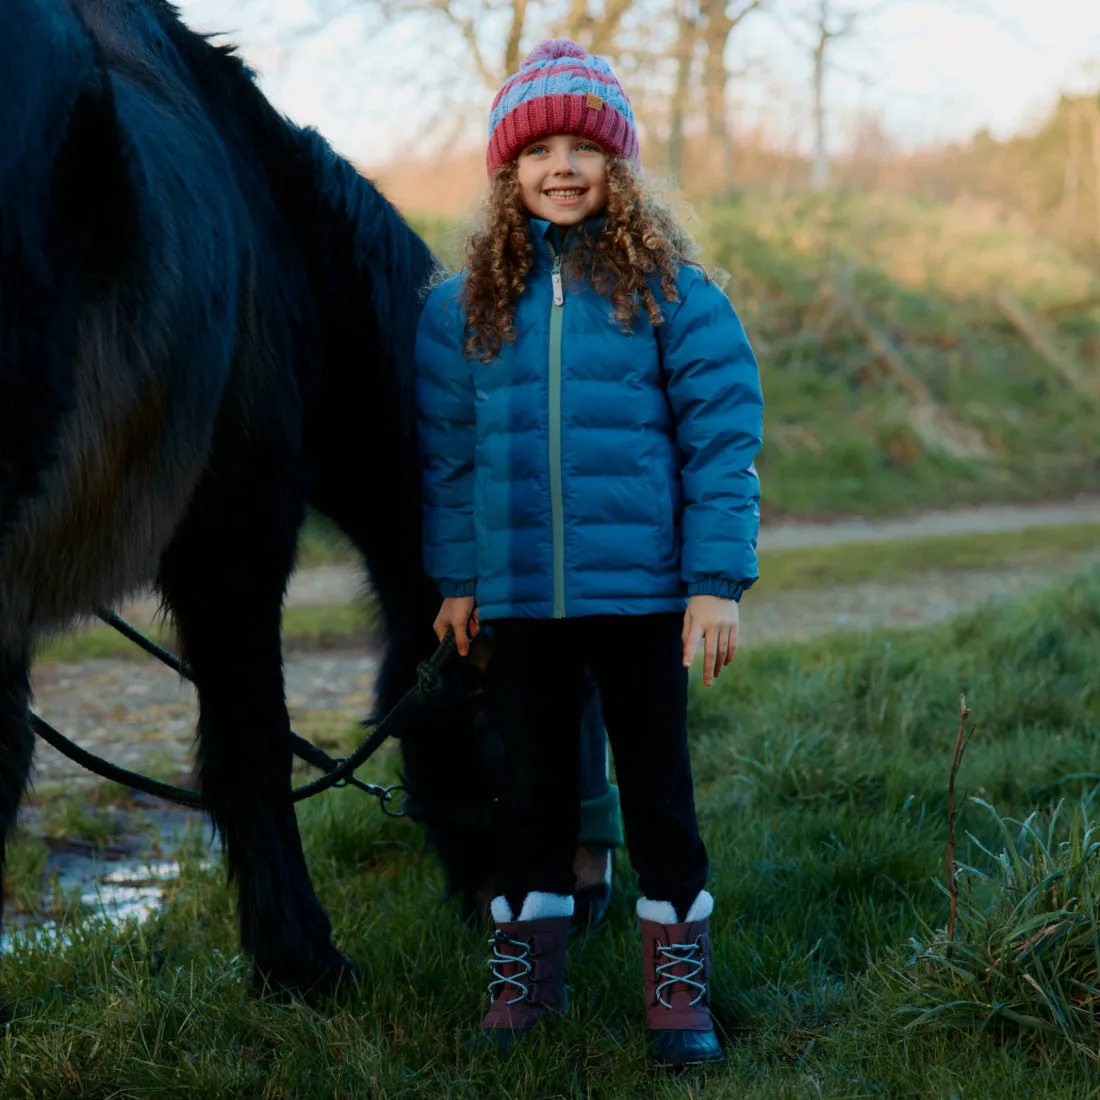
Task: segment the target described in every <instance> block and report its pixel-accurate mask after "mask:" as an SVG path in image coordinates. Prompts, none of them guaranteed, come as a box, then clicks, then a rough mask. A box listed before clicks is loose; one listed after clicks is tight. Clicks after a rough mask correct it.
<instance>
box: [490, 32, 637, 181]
mask: <svg viewBox="0 0 1100 1100" xmlns="http://www.w3.org/2000/svg"><path fill="white" fill-rule="evenodd" d="M551 134H577V135H583V136H585V137H590V138H592V139H593V140H594V141H597V142H599V143H600V145H602V146H603V147H604V148H605V149H607V150H608V151H610V152H612V153H618V154H619V155H620V156H622V157H626V158H627V159H628V160H633V161H637V160H638V155H639V150H638V131H637V129H636V128H635V125H634V112H633V110H632V109H631V107H630V100H629V99H627V97H626V92H624V91H623V88H622V85H621V84H620V83H619V82H618V80H616V79H615V74H614V73H613V72H612V71H611V66H610V65H608V63H607V62H606V61H604V59H603V58H602V57H594V56H593V55H592V54H590V53H588V52H587V51H586V50H585V49H584V48H583V47H582V46H578V45H577V43H576V42H572V41H570V40H569V39H568V38H551V39H548V40H547V41H545V42H542V43H540V44H539V45H538V46H536V47H535V48H534V49H533V50H532V51H531V52H530V53H529V54H528V55H527V57H526V59H525V60H524V62H523V64H522V65H521V66H520V70H519V72H518V73H516V74H515V76H513V77H510V78H509V79H508V80H506V81H505V83H504V86H503V87H502V88H501V89H500V91H499V92H497V95H496V99H494V100H493V107H492V111H491V112H490V115H489V148H488V151H487V152H486V154H485V164H486V167H487V168H488V171H489V178H490V179H492V178H493V176H495V175H496V174H497V172H499V171H500V169H501V168H503V167H504V166H505V165H506V164H508V163H509V162H510V161H512V160H514V159H515V158H516V157H517V156H518V155H519V154H520V153H521V152H523V150H524V149H525V148H526V147H527V146H528V145H530V144H531V142H533V141H536V140H537V139H538V138H542V137H548V136H550V135H551Z"/></svg>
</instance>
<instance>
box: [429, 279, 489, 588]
mask: <svg viewBox="0 0 1100 1100" xmlns="http://www.w3.org/2000/svg"><path fill="white" fill-rule="evenodd" d="M463 333H464V325H463V323H462V313H461V310H460V308H459V303H458V300H457V294H456V292H455V281H454V280H449V281H448V282H446V283H444V284H442V285H441V286H438V287H436V288H435V289H434V290H433V291H432V293H431V294H430V295H429V297H428V300H427V302H426V303H425V305H424V310H423V312H422V313H421V316H420V323H419V327H418V329H417V335H416V354H415V361H416V404H417V432H418V438H419V446H420V458H421V471H422V508H423V527H424V530H423V549H424V569H425V571H426V572H427V574H428V576H430V577H431V578H432V580H434V581H435V583H436V584H437V585H438V586H439V590H440V592H441V593H442V595H443V596H472V595H473V594H474V589H475V586H476V580H477V571H476V561H477V557H476V545H477V543H476V537H475V533H474V454H475V450H476V445H477V432H476V426H475V418H474V386H473V377H472V371H471V364H470V361H469V360H468V359H467V358H466V357H465V356H464V355H463V354H462V345H463Z"/></svg>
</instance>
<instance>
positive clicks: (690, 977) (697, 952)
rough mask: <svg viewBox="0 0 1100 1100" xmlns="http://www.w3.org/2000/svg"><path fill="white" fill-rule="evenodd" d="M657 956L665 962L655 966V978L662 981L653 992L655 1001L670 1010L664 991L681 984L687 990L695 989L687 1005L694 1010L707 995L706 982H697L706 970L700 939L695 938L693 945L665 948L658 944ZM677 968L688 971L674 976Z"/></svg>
mask: <svg viewBox="0 0 1100 1100" xmlns="http://www.w3.org/2000/svg"><path fill="white" fill-rule="evenodd" d="M657 954H658V955H659V956H664V958H665V959H666V960H667V961H665V962H663V963H658V964H657V976H658V977H659V978H662V979H663V980H662V981H661V982H659V983H658V985H657V988H656V990H655V991H654V993H655V995H656V997H657V1000H658V1001H659V1002H660V1003H661V1004H662V1005H664V1006H665V1008H672V1003H671V1002H670V1001H667V1000H665V996H664V993H665V990H666V989H668V988H669V986H675V985H676V984H677V983H682V984H683V985H686V986H687V987H688V988H689V989H695V990H696V991H697V992H696V994H695V996H694V997H693V998H692V999H691V1001H690V1002H689V1004H688V1007H689V1008H694V1007H695V1006H696V1005H697V1004H698V1003H699V1002H700V1001H701V1000H702V999H703V997H705V996H706V993H707V985H706V982H701V981H698V977H699V975H700V974H702V972H703V970H704V969H705V968H706V963H705V961H704V958H703V940H702V937H701V936H700V937H696V940H695V942H694V943H670V944H668V946H667V947H666V946H665V945H664V944H661V943H659V944H657ZM678 966H687V967H690V969H689V970H688V972H687V973H686V974H674V973H673V970H674V969H675V968H676V967H678Z"/></svg>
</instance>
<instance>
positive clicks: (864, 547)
mask: <svg viewBox="0 0 1100 1100" xmlns="http://www.w3.org/2000/svg"><path fill="white" fill-rule="evenodd" d="M303 546H304V547H305V552H304V554H303V557H304V565H305V567H307V568H316V567H318V566H325V565H338V564H348V563H351V562H353V561H354V560H355V556H354V551H353V550H352V549H351V548H350V547H349V546H348V545H346V544H345V543H342V542H341V541H339V540H338V539H334V538H331V537H330V536H329V535H328V533H327V532H320V531H318V530H317V529H308V528H307V530H306V532H305V534H304V535H303ZM1098 554H1100V524H1075V525H1069V526H1063V527H1043V528H1039V527H1036V528H1027V529H1024V530H1021V531H1009V532H1004V533H1000V534H978V535H947V536H937V537H935V538H921V539H905V540H898V541H893V542H865V543H853V544H849V545H844V546H822V547H810V548H807V549H797V550H763V551H761V554H760V575H761V580H760V581H759V583H758V584H757V585H756V586H755V587H754V590H753V591H754V597H759V596H761V595H767V594H768V593H769V592H785V591H791V590H794V589H800V588H820V587H824V586H828V585H846V584H859V583H865V582H868V581H877V582H881V583H888V582H901V581H908V580H913V579H915V578H918V577H921V576H926V575H927V574H928V573H930V572H937V571H940V572H946V571H958V570H994V569H1010V568H1033V569H1036V570H1038V569H1050V570H1051V571H1052V572H1059V571H1064V570H1066V569H1067V568H1070V567H1073V566H1075V565H1079V564H1081V563H1082V562H1085V561H1089V560H1094V559H1095V558H1096V556H1097V555H1098ZM375 622H376V611H375V609H374V608H373V606H372V605H371V603H370V602H369V600H362V601H357V602H354V603H348V604H329V605H313V606H311V605H298V606H293V607H289V608H287V610H286V612H285V613H284V616H283V644H284V646H285V648H286V649H287V650H288V651H294V650H317V649H338V648H341V647H348V646H356V645H361V644H363V640H364V639H365V638H366V637H367V636H368V634H369V632H370V630H371V628H372V627H373V625H374V624H375ZM147 633H148V634H149V636H150V637H152V638H153V639H154V640H155V641H158V642H160V643H161V644H162V645H167V646H169V647H172V646H173V645H174V637H173V634H172V631H171V630H170V629H169V628H168V627H166V626H164V625H154V626H153V627H152V628H151V630H150V631H148V632H147ZM107 657H109V658H116V659H117V658H122V659H133V660H139V659H141V660H143V659H145V658H144V656H143V654H142V653H141V651H140V650H139V649H137V647H136V646H134V645H133V644H131V643H130V642H128V641H127V640H126V639H125V638H123V637H121V635H119V634H118V633H117V632H116V631H114V630H112V629H111V628H110V627H106V626H100V625H97V626H93V627H89V628H86V629H84V630H81V631H77V632H75V633H73V634H69V635H65V636H63V637H59V638H56V639H55V640H53V641H52V642H50V643H49V644H48V645H47V646H45V647H44V648H43V650H42V652H41V653H40V655H39V660H41V661H51V662H75V661H85V660H91V659H96V658H107Z"/></svg>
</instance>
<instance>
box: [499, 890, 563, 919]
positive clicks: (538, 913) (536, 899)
mask: <svg viewBox="0 0 1100 1100" xmlns="http://www.w3.org/2000/svg"><path fill="white" fill-rule="evenodd" d="M489 909H490V912H491V913H492V914H493V920H495V921H496V922H497V924H507V923H509V922H511V921H514V920H546V919H547V918H549V917H571V916H572V915H573V895H572V894H544V893H542V891H541V890H532V891H531V893H529V894H528V895H527V897H525V898H524V899H523V908H522V909H520V911H519V916H518V917H514V916H512V907H511V906H510V905H509V904H508V899H507V898H506V897H504V896H503V895H502V896H501V897H496V898H493V900H492V903H491V904H490V906H489Z"/></svg>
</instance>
